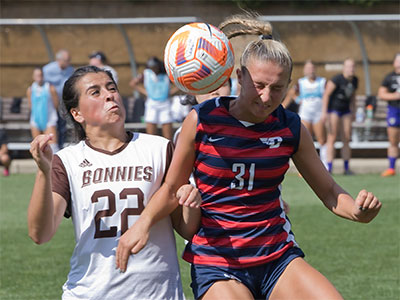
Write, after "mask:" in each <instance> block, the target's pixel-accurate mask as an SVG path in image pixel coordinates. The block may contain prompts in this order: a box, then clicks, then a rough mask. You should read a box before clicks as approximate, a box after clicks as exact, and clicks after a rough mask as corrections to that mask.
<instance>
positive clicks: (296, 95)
mask: <svg viewBox="0 0 400 300" xmlns="http://www.w3.org/2000/svg"><path fill="white" fill-rule="evenodd" d="M303 73H304V77H302V78H300V79H299V80H298V81H297V83H296V84H295V85H294V86H293V87H292V88H291V89H290V90H289V91H288V93H287V95H286V97H285V99H284V100H283V103H282V104H283V106H284V107H285V108H288V107H289V106H290V105H291V103H293V102H294V101H296V102H297V103H298V104H299V116H300V118H301V122H302V123H303V124H304V126H305V127H306V128H307V129H308V131H309V132H310V133H311V134H314V135H315V138H316V140H317V141H318V143H319V145H320V148H319V150H320V151H319V155H320V158H321V161H322V162H323V163H324V165H325V166H326V167H327V163H326V130H325V122H324V121H323V120H322V119H321V116H322V96H323V95H324V91H325V85H326V79H325V78H323V77H319V76H317V75H316V73H315V66H314V64H313V62H312V61H311V60H307V61H306V62H305V64H304V69H303Z"/></svg>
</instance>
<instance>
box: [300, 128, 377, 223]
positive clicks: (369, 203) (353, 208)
mask: <svg viewBox="0 0 400 300" xmlns="http://www.w3.org/2000/svg"><path fill="white" fill-rule="evenodd" d="M300 135H301V136H300V145H299V149H298V151H297V152H296V154H295V155H294V156H293V161H294V163H295V165H296V167H297V169H298V170H299V172H300V173H301V174H302V176H303V177H304V179H305V180H306V181H307V183H308V185H309V186H310V187H311V188H312V189H313V191H314V192H315V193H316V195H317V196H318V197H319V198H320V199H321V201H322V202H323V203H324V205H325V206H326V207H327V208H328V209H329V210H331V211H332V212H333V213H334V214H336V215H338V216H340V217H343V218H346V219H349V220H353V221H358V222H362V223H368V222H370V221H371V220H372V219H373V218H374V217H375V216H376V215H377V214H378V212H379V210H380V208H381V205H382V204H381V203H380V202H379V200H378V198H376V197H375V196H374V195H373V194H372V193H370V192H367V191H365V190H361V191H360V192H359V194H358V196H357V198H356V199H353V198H352V197H351V196H350V195H349V194H348V193H347V192H346V191H345V190H344V189H343V188H341V187H340V186H339V185H338V184H337V183H336V182H335V181H334V180H333V178H332V177H331V175H330V174H329V172H328V171H327V170H326V168H325V167H324V165H323V164H322V162H321V160H320V159H319V158H318V155H317V152H316V150H315V148H314V145H313V142H312V138H311V136H310V134H309V133H308V131H307V130H306V128H305V127H304V126H303V125H302V126H301V134H300Z"/></svg>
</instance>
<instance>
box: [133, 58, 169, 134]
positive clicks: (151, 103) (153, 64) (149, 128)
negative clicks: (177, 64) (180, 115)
mask: <svg viewBox="0 0 400 300" xmlns="http://www.w3.org/2000/svg"><path fill="white" fill-rule="evenodd" d="M129 84H130V86H131V87H132V88H134V89H136V90H137V91H139V92H140V93H142V94H143V95H145V96H146V97H147V99H146V103H145V111H144V121H145V122H146V132H147V133H148V134H157V125H158V124H161V130H162V135H163V136H164V137H165V138H167V139H169V140H172V121H173V117H172V112H171V101H170V95H172V94H174V93H175V92H176V91H177V88H176V87H174V88H172V87H171V83H170V80H169V78H168V75H167V73H166V72H165V68H164V64H163V62H162V61H161V60H159V59H158V58H157V57H152V58H150V59H149V60H148V61H147V64H146V69H145V70H144V72H143V74H142V75H140V76H138V77H137V78H134V79H132V80H131V82H130V83H129Z"/></svg>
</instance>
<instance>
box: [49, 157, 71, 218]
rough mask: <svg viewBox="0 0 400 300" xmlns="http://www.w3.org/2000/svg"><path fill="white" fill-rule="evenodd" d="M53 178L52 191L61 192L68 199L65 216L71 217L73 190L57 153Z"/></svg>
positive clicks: (53, 165) (53, 166) (54, 158)
mask: <svg viewBox="0 0 400 300" xmlns="http://www.w3.org/2000/svg"><path fill="white" fill-rule="evenodd" d="M51 179H52V191H53V192H54V193H57V194H59V195H60V196H62V197H63V198H64V199H65V200H66V201H67V209H66V210H65V213H64V216H65V217H66V218H69V217H70V216H71V192H70V186H69V180H68V174H67V170H66V169H65V167H64V164H63V162H62V160H61V158H60V157H59V156H58V155H57V154H55V155H54V156H53V163H52V172H51Z"/></svg>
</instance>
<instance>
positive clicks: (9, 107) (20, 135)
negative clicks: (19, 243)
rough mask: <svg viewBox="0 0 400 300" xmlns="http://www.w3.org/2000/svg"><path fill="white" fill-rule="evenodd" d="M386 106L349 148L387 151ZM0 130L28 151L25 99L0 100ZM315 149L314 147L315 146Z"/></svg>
mask: <svg viewBox="0 0 400 300" xmlns="http://www.w3.org/2000/svg"><path fill="white" fill-rule="evenodd" d="M365 99H366V97H365V96H358V97H357V102H356V106H357V107H364V106H365ZM18 103H19V105H18ZM124 105H125V107H126V110H127V123H126V126H125V127H126V129H129V130H133V131H140V132H145V129H146V128H145V127H146V126H145V124H144V123H142V122H137V121H138V116H137V115H138V114H141V113H143V112H142V111H143V107H142V105H140V107H139V105H138V106H137V107H136V110H135V100H134V98H133V97H128V98H125V99H124ZM386 105H387V104H386V102H384V101H379V100H378V101H377V105H376V110H375V113H374V118H373V120H372V121H371V122H370V123H368V122H362V123H357V122H353V140H352V142H351V143H350V146H351V148H352V149H355V150H357V151H358V150H366V151H367V155H368V153H369V155H372V152H371V151H373V150H385V149H387V147H388V142H387V133H386V121H385V120H386ZM138 110H139V111H138ZM139 117H140V116H139ZM139 119H140V118H139ZM133 121H134V122H133ZM179 126H180V123H174V124H173V128H174V129H177V128H178V127H179ZM0 129H5V130H6V132H7V137H8V147H9V149H10V150H11V151H13V155H14V156H19V155H21V152H27V150H29V145H30V142H31V139H32V138H31V134H30V126H29V106H28V101H27V99H26V98H0ZM316 146H317V147H318V144H316ZM335 147H336V148H337V149H340V148H341V142H340V141H338V142H336V144H335ZM368 151H369V152H368ZM380 153H381V154H383V153H384V151H380ZM381 154H380V155H381ZM25 155H26V153H25Z"/></svg>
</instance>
